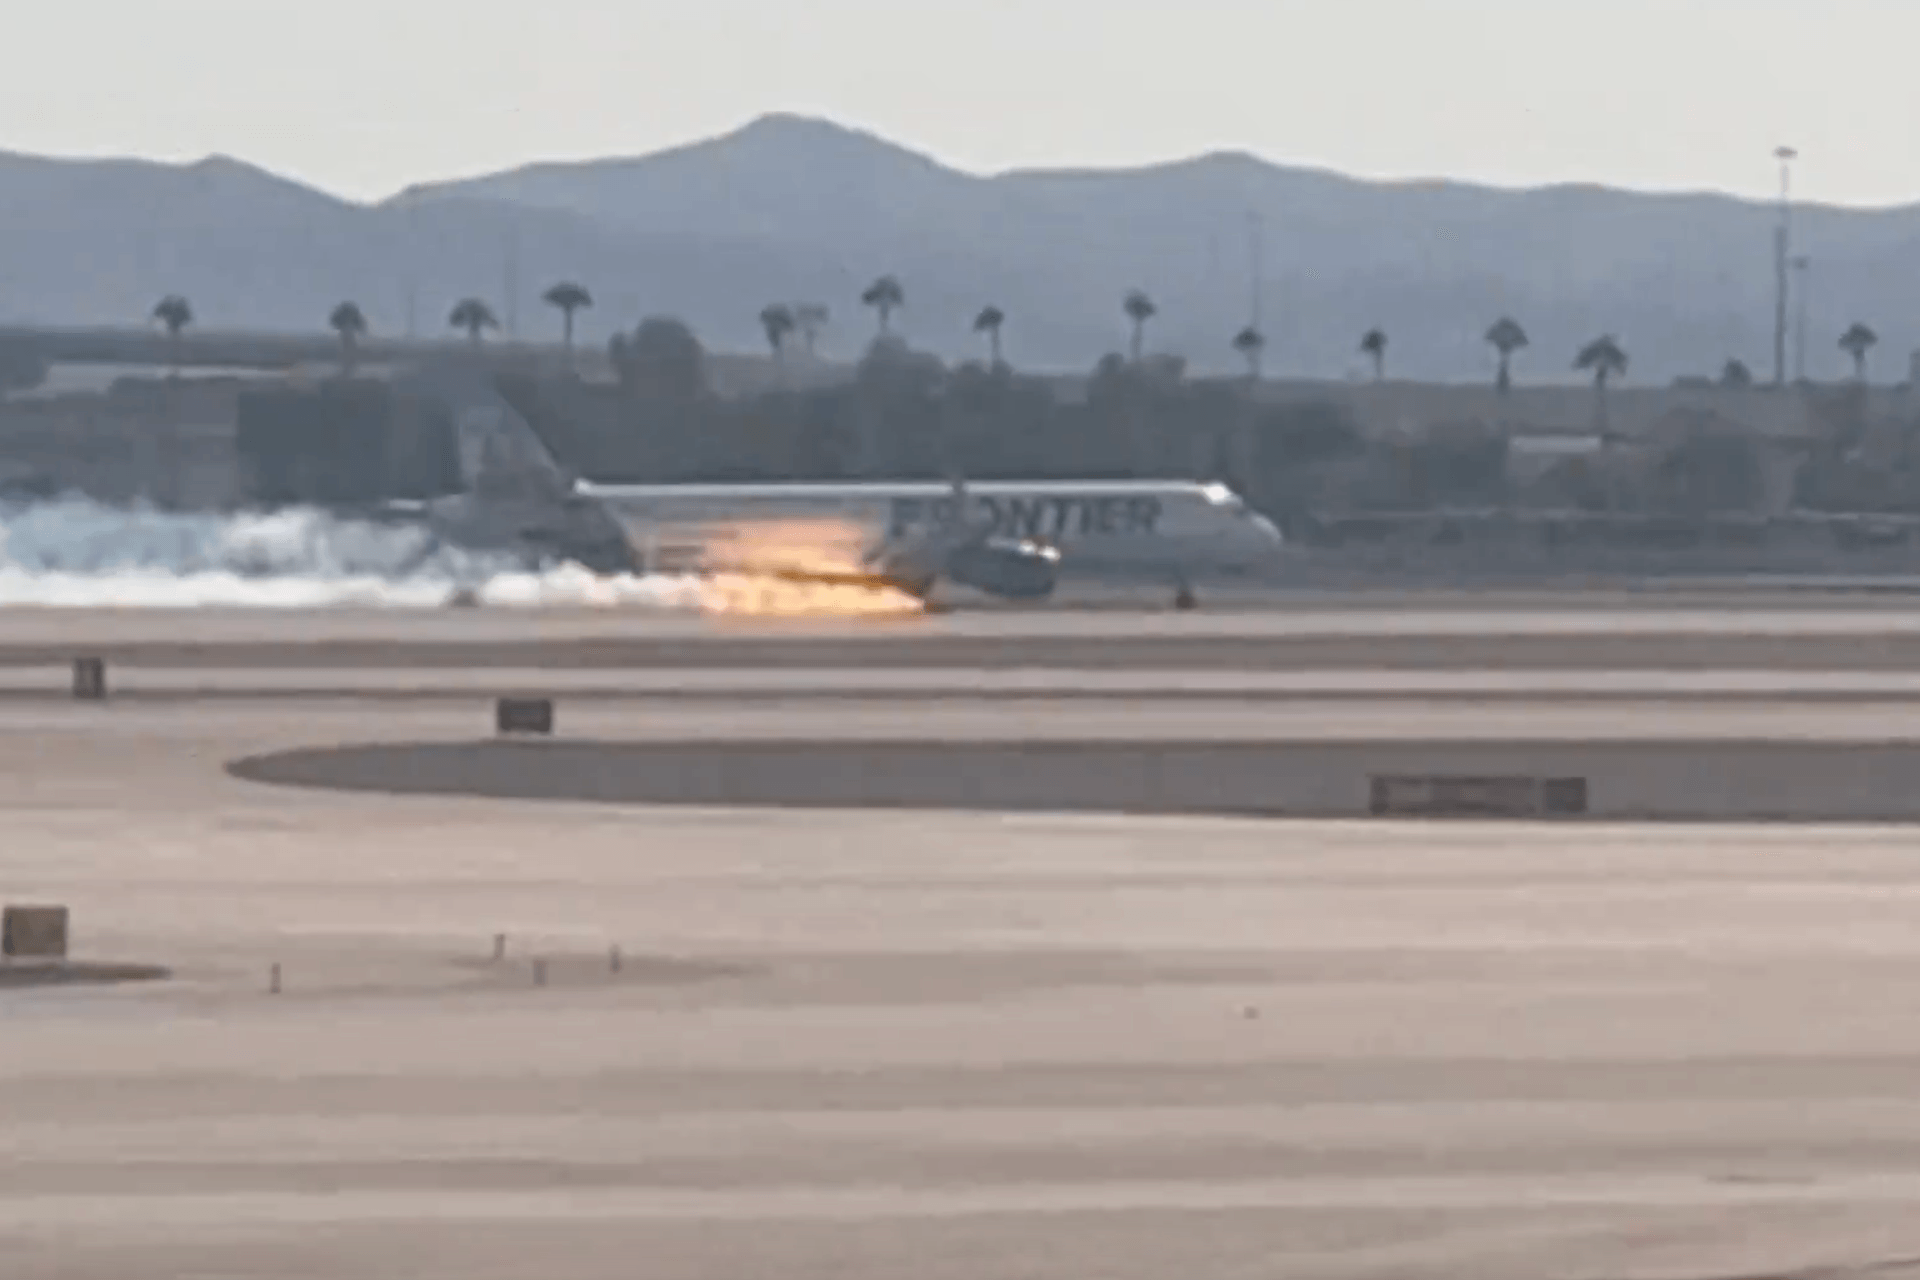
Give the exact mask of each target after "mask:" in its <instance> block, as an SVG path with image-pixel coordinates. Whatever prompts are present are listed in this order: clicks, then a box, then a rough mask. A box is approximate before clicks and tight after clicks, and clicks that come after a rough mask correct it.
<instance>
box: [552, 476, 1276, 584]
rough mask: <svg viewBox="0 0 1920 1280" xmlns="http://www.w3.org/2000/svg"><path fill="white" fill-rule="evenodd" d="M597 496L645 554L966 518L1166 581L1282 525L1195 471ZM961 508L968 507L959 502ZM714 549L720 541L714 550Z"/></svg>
mask: <svg viewBox="0 0 1920 1280" xmlns="http://www.w3.org/2000/svg"><path fill="white" fill-rule="evenodd" d="M575 493H576V494H577V495H579V496H580V497H583V498H588V499H590V500H592V501H594V502H596V503H597V504H599V505H600V506H601V507H602V508H603V509H604V510H605V511H606V512H607V514H608V515H609V516H610V517H611V518H612V519H613V520H614V522H615V523H617V524H618V525H619V526H620V527H621V529H622V530H623V531H624V532H625V534H626V537H627V540H628V542H629V544H630V545H631V546H632V547H633V548H634V549H635V551H636V553H637V554H638V556H639V558H640V559H642V560H643V561H644V562H645V563H647V564H648V565H649V566H654V567H660V568H673V567H676V566H680V565H689V566H691V564H692V562H694V561H702V560H703V561H704V564H705V567H716V562H718V565H719V567H724V563H725V561H726V560H727V557H728V554H729V552H730V550H731V549H740V548H746V549H747V554H750V555H761V554H765V553H767V552H769V551H776V552H777V550H778V548H779V547H780V545H781V544H782V542H783V541H785V542H790V543H793V544H795V545H796V547H797V548H805V549H807V550H811V549H812V547H811V545H810V544H813V543H816V542H820V543H830V544H831V554H833V555H835V556H837V557H840V558H846V557H848V556H852V557H853V558H855V559H856V560H857V559H858V558H860V557H861V556H865V555H871V554H872V553H874V552H875V551H876V550H878V549H880V548H883V547H885V546H887V545H889V544H897V543H901V542H904V541H907V540H911V539H914V538H918V537H924V536H926V535H928V534H929V533H937V532H938V531H939V530H942V529H948V528H954V527H956V526H965V527H968V528H971V529H974V530H977V531H979V532H980V533H982V534H984V535H986V536H989V537H991V538H994V539H997V540H1002V541H1009V542H1010V541H1020V542H1026V543H1033V544H1039V545H1041V546H1044V547H1049V548H1052V549H1054V550H1055V551H1057V552H1058V556H1059V562H1060V565H1061V567H1062V568H1063V569H1064V570H1065V571H1066V572H1068V573H1070V574H1071V573H1079V572H1088V573H1096V574H1101V575H1117V576H1143V577H1151V578H1156V579H1163V580H1169V581H1171V580H1181V581H1184V580H1186V579H1189V578H1196V577H1205V576H1209V575H1210V574H1213V573H1220V572H1225V573H1234V572H1244V571H1247V570H1250V569H1255V568H1258V567H1260V566H1262V565H1264V564H1267V563H1269V562H1271V561H1272V560H1273V559H1274V558H1276V557H1277V556H1278V555H1279V554H1280V552H1281V548H1282V539H1281V536H1280V533H1279V531H1278V530H1277V529H1276V528H1275V527H1274V526H1273V524H1272V523H1271V522H1270V521H1268V520H1267V519H1265V518H1264V517H1262V516H1260V515H1257V514H1255V513H1254V512H1252V511H1250V510H1248V509H1247V507H1246V505H1245V503H1244V502H1242V501H1241V500H1240V498H1239V497H1238V496H1237V495H1235V494H1234V493H1233V492H1232V491H1231V490H1229V489H1227V488H1226V487H1225V486H1223V485H1217V484H1203V483H1200V482H1198V481H1189V480H1080V481H974V482H970V483H968V484H966V485H965V486H964V488H963V489H962V490H961V491H960V495H959V496H958V497H956V493H955V490H954V488H953V487H952V486H950V485H946V484H941V483H939V482H937V481H878V482H865V483H817V484H816V483H809V484H713V485H709V484H670V485H596V484H592V483H590V482H581V483H579V484H577V485H576V486H575ZM963 508H964V509H963ZM716 549H718V550H717V551H716Z"/></svg>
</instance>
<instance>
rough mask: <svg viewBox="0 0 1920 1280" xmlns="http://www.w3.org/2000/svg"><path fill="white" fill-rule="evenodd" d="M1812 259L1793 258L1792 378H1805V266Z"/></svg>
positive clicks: (1797, 255) (1810, 263)
mask: <svg viewBox="0 0 1920 1280" xmlns="http://www.w3.org/2000/svg"><path fill="white" fill-rule="evenodd" d="M1812 265H1813V259H1812V258H1809V257H1808V256H1807V255H1806V254H1804V253H1801V254H1795V255H1794V259H1793V276H1794V280H1793V302H1794V317H1793V380H1794V381H1795V382H1805V381H1806V380H1807V292H1808V291H1807V268H1809V267H1811V266H1812Z"/></svg>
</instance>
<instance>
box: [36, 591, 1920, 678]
mask: <svg viewBox="0 0 1920 1280" xmlns="http://www.w3.org/2000/svg"><path fill="white" fill-rule="evenodd" d="M82 656H95V657H101V658H104V659H106V660H107V661H108V662H110V663H112V664H115V665H134V666H145V667H156V668H157V667H166V668H175V669H189V668H194V669H219V668H227V669H236V670H238V669H266V668H283V669H307V670H312V669H319V668H329V667H332V668H354V667H362V668H388V669H392V668H398V667H425V668H444V669H453V668H461V667H483V668H491V669H502V668H522V669H525V668H569V669H577V670H586V669H623V670H636V669H675V668H719V667H752V668H760V669H769V668H790V669H825V668H839V669H849V670H877V669H911V668H948V669H953V668H966V669H973V670H994V671H1007V670H1017V669H1021V668H1027V667H1047V668H1074V669H1080V670H1107V671H1124V670H1132V671H1142V670H1150V671H1190V670H1194V669H1196V668H1208V669H1214V670H1237V671H1288V670H1311V669H1325V668H1334V669H1353V668H1386V669H1396V670H1491V671H1508V670H1519V669H1535V670H1552V669H1567V670H1599V669H1614V670H1714V669H1741V670H1803V671H1834V670H1842V671H1882V672H1889V671H1912V670H1920V608H1914V609H1903V608H1891V607H1848V608H1839V607H1836V608H1832V609H1825V610H1820V609H1805V608H1801V609H1792V608H1783V607H1775V606H1771V605H1761V604H1754V605H1751V606H1750V607H1749V606H1746V605H1742V604H1740V603H1738V602H1733V603H1729V604H1728V605H1726V606H1725V607H1719V608H1705V607H1688V608H1648V609H1636V608H1632V607H1628V606H1627V605H1626V604H1610V605H1608V604H1603V605H1595V604H1592V603H1586V604H1574V603H1572V602H1570V601H1567V600H1561V599H1558V598H1557V597H1556V598H1553V599H1550V600H1541V601H1535V602H1534V603H1532V604H1530V605H1527V606H1517V605H1512V604H1491V603H1482V604H1477V605H1476V604H1473V603H1471V602H1468V603H1462V602H1460V601H1457V600H1455V601H1451V602H1449V603H1433V602H1431V601H1428V602H1425V603H1421V602H1419V601H1412V602H1409V603H1408V604H1407V605H1406V606H1405V607H1399V608H1396V607H1391V606H1388V605H1384V604H1379V603H1376V604H1375V605H1374V606H1372V607H1367V608H1339V607H1331V606H1329V607H1321V608H1301V609H1295V610H1277V611H1270V612H1264V613H1252V612H1247V613H1205V612H1201V613H1192V614H1173V613H1163V614H1126V615H1120V614H1100V613H1073V612H1031V613H963V614H952V615H915V616H907V617H889V618H880V617H874V618H861V619H839V620H834V619H823V618H811V619H808V618H791V619H772V618H759V619H753V618H731V619H729V618H718V619H702V618H696V617H688V616H685V615H676V614H668V613H658V612H651V611H647V610H643V609H608V610H581V609H572V610H551V611H549V610H535V609H437V610H426V609H419V610H415V609H398V608H396V609H378V610H349V609H343V610H270V609H260V610H231V609H210V610H145V609H133V610H111V609H98V610H94V609H86V610H71V609H67V610H63V609H10V610H7V611H5V612H3V613H0V668H8V667H11V668H44V667H49V666H53V667H59V666H65V665H66V664H68V663H70V662H72V661H73V659H75V658H76V657H82Z"/></svg>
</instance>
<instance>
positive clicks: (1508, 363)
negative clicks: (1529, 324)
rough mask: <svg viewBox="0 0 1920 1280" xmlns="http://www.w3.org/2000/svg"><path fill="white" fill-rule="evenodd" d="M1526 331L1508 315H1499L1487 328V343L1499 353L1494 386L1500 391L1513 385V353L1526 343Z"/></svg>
mask: <svg viewBox="0 0 1920 1280" xmlns="http://www.w3.org/2000/svg"><path fill="white" fill-rule="evenodd" d="M1527 341H1528V340H1527V331H1526V330H1525V329H1522V328H1521V327H1520V324H1519V322H1518V321H1516V320H1514V319H1513V318H1512V317H1510V316H1501V317H1500V318H1499V319H1498V320H1496V321H1494V322H1493V327H1492V328H1490V329H1488V330H1487V343H1488V345H1490V346H1491V347H1492V348H1493V349H1494V350H1495V351H1497V352H1499V353H1500V374H1499V376H1498V377H1497V378H1495V379H1494V384H1493V385H1494V386H1496V387H1498V388H1499V389H1500V390H1501V391H1502V392H1505V391H1507V390H1508V389H1509V388H1511V387H1512V386H1513V369H1512V366H1513V353H1514V352H1516V351H1519V350H1521V349H1522V348H1524V347H1525V346H1526V345H1527Z"/></svg>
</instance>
